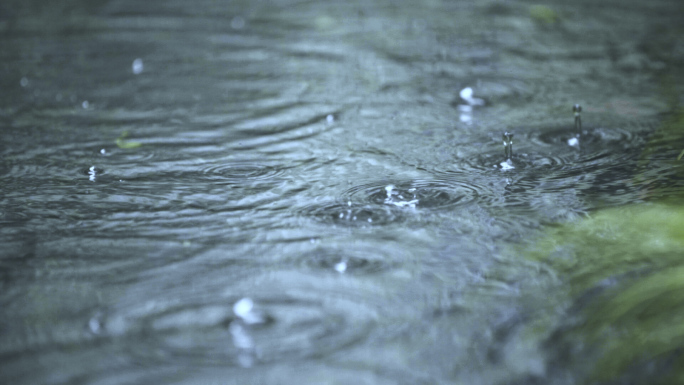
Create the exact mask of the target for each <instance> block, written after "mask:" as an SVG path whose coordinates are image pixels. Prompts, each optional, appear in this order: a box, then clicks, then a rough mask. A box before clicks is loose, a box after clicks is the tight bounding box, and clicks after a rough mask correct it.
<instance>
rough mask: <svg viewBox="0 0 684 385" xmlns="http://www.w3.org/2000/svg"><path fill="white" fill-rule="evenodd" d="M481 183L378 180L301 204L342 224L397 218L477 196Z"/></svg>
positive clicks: (307, 210) (377, 222) (310, 213)
mask: <svg viewBox="0 0 684 385" xmlns="http://www.w3.org/2000/svg"><path fill="white" fill-rule="evenodd" d="M481 191H482V189H481V187H479V186H477V185H475V184H472V183H469V182H465V181H461V180H455V179H454V180H414V181H399V182H393V181H388V180H385V181H380V182H372V183H367V184H362V185H358V186H354V187H352V188H350V189H348V190H347V191H345V192H344V193H343V194H342V196H341V197H340V198H339V199H338V200H337V201H333V202H330V203H326V204H322V205H320V204H319V205H309V206H307V207H306V208H304V210H303V212H304V214H305V215H306V216H311V217H314V218H316V219H319V220H321V221H323V222H327V223H333V224H340V225H346V226H368V225H384V224H388V223H396V222H401V221H404V220H406V219H407V218H409V217H410V216H411V215H415V214H416V212H417V210H420V211H422V210H430V211H432V212H435V211H439V210H440V209H444V208H447V207H452V206H458V205H465V204H468V203H471V202H473V201H475V200H476V199H478V198H479V196H480V195H481Z"/></svg>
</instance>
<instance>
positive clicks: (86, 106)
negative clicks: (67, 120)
mask: <svg viewBox="0 0 684 385" xmlns="http://www.w3.org/2000/svg"><path fill="white" fill-rule="evenodd" d="M81 107H83V109H84V110H87V109H88V107H90V103H88V101H87V100H84V101H83V103H81Z"/></svg>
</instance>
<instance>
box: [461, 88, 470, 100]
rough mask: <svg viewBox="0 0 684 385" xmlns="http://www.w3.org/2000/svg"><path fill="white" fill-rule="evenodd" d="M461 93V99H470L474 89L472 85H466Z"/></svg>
mask: <svg viewBox="0 0 684 385" xmlns="http://www.w3.org/2000/svg"><path fill="white" fill-rule="evenodd" d="M459 95H460V96H461V99H463V100H465V101H468V100H469V99H470V98H472V97H473V89H472V88H470V87H466V88H464V89H462V90H461V92H460V93H459Z"/></svg>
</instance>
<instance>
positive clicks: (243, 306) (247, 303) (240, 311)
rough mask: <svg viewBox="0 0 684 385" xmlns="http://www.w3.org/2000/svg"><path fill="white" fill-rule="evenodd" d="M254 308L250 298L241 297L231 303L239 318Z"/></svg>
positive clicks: (245, 315)
mask: <svg viewBox="0 0 684 385" xmlns="http://www.w3.org/2000/svg"><path fill="white" fill-rule="evenodd" d="M252 309H254V301H252V299H251V298H243V299H241V300H239V301H237V302H235V304H234V305H233V312H234V313H235V315H236V316H238V317H240V318H245V317H247V316H248V315H249V313H250V312H251V311H252Z"/></svg>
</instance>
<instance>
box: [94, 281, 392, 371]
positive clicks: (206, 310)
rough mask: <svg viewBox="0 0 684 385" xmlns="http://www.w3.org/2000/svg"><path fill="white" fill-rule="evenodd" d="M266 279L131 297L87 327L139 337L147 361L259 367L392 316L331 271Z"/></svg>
mask: <svg viewBox="0 0 684 385" xmlns="http://www.w3.org/2000/svg"><path fill="white" fill-rule="evenodd" d="M262 279H266V280H268V281H269V285H266V286H268V287H264V288H261V289H259V288H256V287H251V284H247V285H246V286H245V285H239V287H240V288H237V287H231V288H225V291H226V294H228V295H225V296H224V295H223V294H221V293H220V291H221V290H219V292H218V293H209V292H208V291H207V290H209V291H211V290H213V289H218V288H217V287H213V289H212V288H209V287H206V288H204V289H201V288H200V289H196V291H194V292H192V293H183V294H181V293H176V295H177V296H180V298H178V299H173V298H171V297H170V296H167V295H165V296H164V299H162V298H158V299H157V301H155V302H152V301H148V303H147V304H146V305H145V306H140V304H139V303H136V302H134V301H131V302H130V303H128V304H124V306H123V307H119V308H118V309H112V310H110V311H109V313H108V314H106V315H103V314H102V313H98V314H94V315H93V319H92V320H91V321H88V327H89V328H90V329H91V333H92V334H94V335H95V336H96V337H97V338H102V337H107V336H128V337H131V338H132V339H136V340H139V343H137V344H135V345H134V346H131V348H132V349H133V350H134V351H132V352H131V354H132V355H134V356H136V357H137V359H139V360H140V362H149V361H152V362H159V361H163V362H183V363H200V362H201V363H202V364H203V365H204V364H208V363H209V364H215V365H229V366H230V365H232V366H252V365H259V364H265V363H272V362H281V361H283V360H291V359H302V358H307V357H314V356H315V357H320V356H323V355H326V354H329V353H332V352H335V351H339V350H340V349H341V348H343V347H346V346H349V345H352V344H354V343H357V342H360V341H362V340H364V339H366V338H368V337H369V335H370V334H371V333H373V330H374V329H375V328H376V326H377V323H376V320H377V317H378V313H386V316H387V317H388V318H387V319H388V320H389V319H391V314H390V313H389V311H388V309H385V308H384V305H381V303H382V301H378V300H377V299H376V295H375V294H372V293H365V292H364V291H363V290H361V291H357V290H355V289H353V288H351V287H347V288H346V290H345V291H340V290H339V283H336V282H330V281H329V279H328V278H326V277H316V276H302V275H301V274H299V273H296V272H279V273H278V274H277V276H276V277H275V279H274V278H273V276H269V277H266V276H264V277H262ZM312 281H316V282H315V286H314V287H317V288H318V289H317V290H316V291H314V292H312V291H311V290H310V286H309V285H310V284H314V282H312ZM319 281H320V282H319ZM302 282H307V284H306V285H303V284H302ZM212 286H213V283H212ZM202 291H205V293H204V294H202V293H201V292H202ZM236 292H246V293H249V295H248V296H244V297H240V296H235V294H234V293H236ZM321 292H324V293H325V296H321V295H320V294H321ZM231 293H232V294H231ZM388 322H389V321H388Z"/></svg>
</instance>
